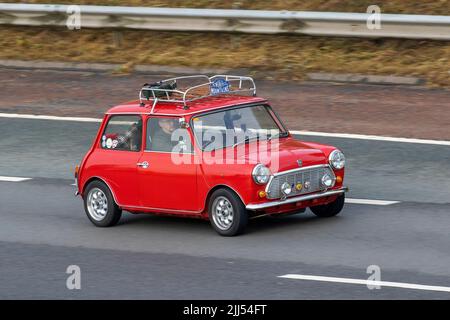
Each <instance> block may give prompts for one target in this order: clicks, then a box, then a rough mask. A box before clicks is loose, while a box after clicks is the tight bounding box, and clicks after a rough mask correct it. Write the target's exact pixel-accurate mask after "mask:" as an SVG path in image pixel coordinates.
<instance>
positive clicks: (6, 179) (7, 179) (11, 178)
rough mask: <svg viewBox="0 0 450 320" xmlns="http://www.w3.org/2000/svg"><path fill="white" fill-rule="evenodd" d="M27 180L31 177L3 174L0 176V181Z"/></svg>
mask: <svg viewBox="0 0 450 320" xmlns="http://www.w3.org/2000/svg"><path fill="white" fill-rule="evenodd" d="M27 180H31V178H22V177H5V176H0V181H7V182H21V181H27Z"/></svg>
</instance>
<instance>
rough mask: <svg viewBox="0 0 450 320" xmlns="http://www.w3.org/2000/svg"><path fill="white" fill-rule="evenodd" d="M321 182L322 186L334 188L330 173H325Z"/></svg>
mask: <svg viewBox="0 0 450 320" xmlns="http://www.w3.org/2000/svg"><path fill="white" fill-rule="evenodd" d="M320 180H321V182H322V185H323V186H325V187H327V188H329V187H331V186H333V183H334V181H333V178H332V177H331V176H330V175H329V174H328V173H325V174H324V175H323V176H322V179H320Z"/></svg>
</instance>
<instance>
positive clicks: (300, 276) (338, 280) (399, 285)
mask: <svg viewBox="0 0 450 320" xmlns="http://www.w3.org/2000/svg"><path fill="white" fill-rule="evenodd" d="M278 278H285V279H294V280H311V281H323V282H335V283H348V284H362V285H366V286H367V285H370V286H381V287H394V288H403V289H415V290H426V291H441V292H450V287H441V286H428V285H422V284H415V283H404V282H390V281H373V280H364V279H353V278H336V277H323V276H313V275H304V274H285V275H283V276H278Z"/></svg>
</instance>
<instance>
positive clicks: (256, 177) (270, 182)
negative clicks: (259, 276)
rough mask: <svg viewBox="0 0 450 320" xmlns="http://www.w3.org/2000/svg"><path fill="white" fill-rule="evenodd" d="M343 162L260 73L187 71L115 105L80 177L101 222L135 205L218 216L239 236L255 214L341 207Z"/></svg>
mask: <svg viewBox="0 0 450 320" xmlns="http://www.w3.org/2000/svg"><path fill="white" fill-rule="evenodd" d="M184 82H185V83H186V84H185V85H184V86H183V83H184ZM344 166H345V158H344V155H343V153H342V152H341V151H339V150H338V149H336V148H335V147H332V146H327V145H322V144H318V143H312V142H304V141H299V140H297V139H295V138H294V137H293V136H292V135H291V134H290V133H289V131H288V130H287V128H286V126H285V125H284V124H283V123H282V121H281V120H280V118H279V117H278V116H277V115H276V113H275V112H274V111H273V110H272V108H271V107H270V105H269V103H268V102H267V100H265V99H263V98H260V97H257V96H256V87H255V84H254V81H253V79H252V78H250V77H242V76H228V75H218V76H214V77H207V76H188V77H179V78H173V79H168V80H163V81H160V82H158V83H153V84H145V85H144V87H143V88H142V89H141V90H140V94H139V100H137V101H132V102H127V103H124V104H121V105H119V106H116V107H113V108H111V109H110V110H108V111H107V112H106V114H105V117H104V119H103V122H102V124H101V126H100V128H99V131H98V134H97V137H96V138H95V140H94V142H93V145H92V146H91V148H90V150H89V151H88V152H87V154H86V155H85V156H84V158H83V160H82V162H81V164H80V166H79V167H77V169H76V173H75V180H76V183H77V195H78V194H79V195H81V197H82V198H83V200H84V207H85V211H86V214H87V216H88V218H89V219H90V220H91V222H92V223H93V224H94V225H96V226H98V227H108V226H113V225H115V224H117V222H118V221H119V219H120V217H121V214H122V210H126V211H128V212H131V213H153V214H168V215H177V216H185V217H197V218H202V219H209V221H210V222H211V225H212V226H213V228H214V229H215V230H216V231H217V232H218V233H219V234H221V235H224V236H233V235H236V234H239V233H241V232H242V231H243V230H244V228H245V226H246V225H247V222H248V220H249V219H250V218H253V217H259V216H264V215H278V214H291V213H298V212H303V211H305V209H306V208H308V207H309V208H310V209H311V211H312V212H313V213H314V214H316V215H317V216H319V217H331V216H334V215H336V214H338V213H339V212H340V211H341V210H342V208H343V206H344V198H345V192H346V191H347V188H346V187H344V186H343V180H344Z"/></svg>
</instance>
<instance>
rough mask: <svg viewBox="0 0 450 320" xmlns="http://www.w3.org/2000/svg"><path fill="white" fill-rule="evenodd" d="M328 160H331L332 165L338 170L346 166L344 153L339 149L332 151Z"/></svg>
mask: <svg viewBox="0 0 450 320" xmlns="http://www.w3.org/2000/svg"><path fill="white" fill-rule="evenodd" d="M328 161H329V162H330V165H331V166H332V167H333V168H334V169H337V170H340V169H342V168H344V166H345V157H344V154H343V153H342V152H341V151H339V150H334V151H333V152H331V153H330V156H329V157H328Z"/></svg>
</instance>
